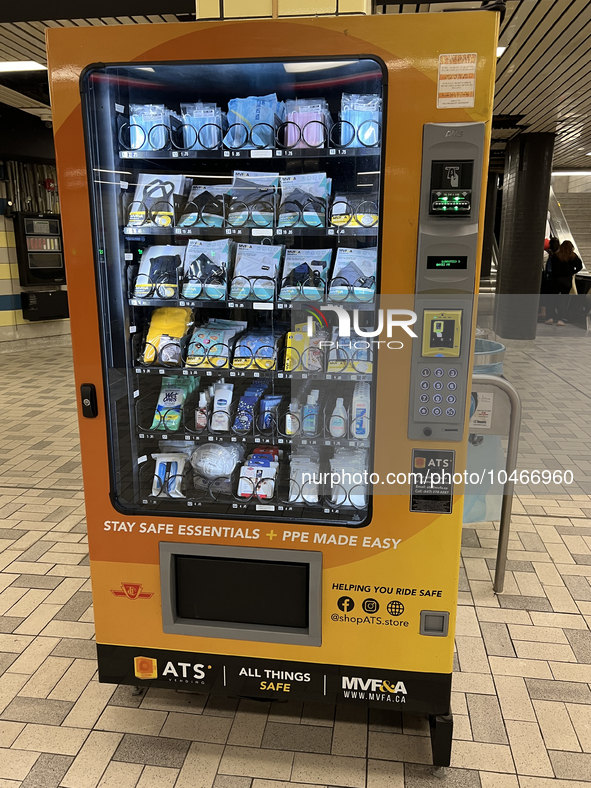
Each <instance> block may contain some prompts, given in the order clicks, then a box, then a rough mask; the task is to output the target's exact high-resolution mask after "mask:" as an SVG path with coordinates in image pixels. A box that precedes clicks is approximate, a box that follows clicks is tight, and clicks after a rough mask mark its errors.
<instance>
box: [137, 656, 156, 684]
mask: <svg viewBox="0 0 591 788" xmlns="http://www.w3.org/2000/svg"><path fill="white" fill-rule="evenodd" d="M133 667H134V670H135V675H136V678H138V679H157V678H158V662H157V660H155V659H152V657H134V660H133Z"/></svg>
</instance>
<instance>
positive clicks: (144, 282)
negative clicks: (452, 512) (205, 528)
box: [82, 57, 386, 535]
mask: <svg viewBox="0 0 591 788" xmlns="http://www.w3.org/2000/svg"><path fill="white" fill-rule="evenodd" d="M385 74H386V72H385V67H384V66H383V64H382V63H381V62H380V61H378V60H377V59H376V58H374V57H358V58H348V59H347V60H342V59H341V60H337V59H322V58H319V59H318V60H314V59H310V58H305V59H303V58H302V59H293V60H289V61H276V60H273V61H270V60H265V61H260V62H252V61H248V62H238V61H234V62H231V61H226V62H221V61H220V62H183V63H168V62H167V63H157V62H153V63H144V64H141V65H136V64H133V65H131V64H125V65H104V66H103V65H100V66H92V67H89V68H88V69H87V70H86V71H85V73H84V74H83V77H82V92H83V101H84V123H85V134H86V144H87V157H88V167H89V173H90V174H91V196H92V222H93V233H94V247H95V248H94V254H95V261H96V272H97V281H98V290H99V300H100V304H99V312H100V319H101V332H102V352H103V364H104V371H105V380H106V384H105V385H106V392H105V393H106V402H107V404H108V425H109V432H110V440H109V445H110V474H111V497H112V500H113V502H114V504H115V506H116V507H117V508H118V510H119V511H121V512H134V513H141V512H159V513H163V514H170V515H180V514H182V515H184V516H185V517H186V516H192V517H197V518H198V517H204V518H208V519H214V520H215V519H219V520H220V521H223V520H224V518H231V519H233V520H236V519H240V518H243V519H244V520H257V521H264V520H269V521H271V520H273V519H276V518H277V517H278V516H281V517H282V518H284V519H287V520H288V521H290V520H293V521H297V522H300V523H301V522H307V523H311V524H314V523H316V524H323V525H330V524H334V525H338V526H349V527H363V526H364V525H367V524H368V523H369V521H370V519H371V498H370V492H371V491H370V489H369V485H368V473H370V472H371V466H372V457H373V433H374V418H373V416H374V412H375V408H374V404H375V402H374V393H375V391H374V378H375V372H376V360H377V359H376V358H375V356H374V354H373V353H372V350H371V346H370V343H369V342H359V341H358V340H357V339H356V338H351V337H346V336H339V331H338V325H339V321H338V314H337V312H335V310H334V307H344V308H346V309H347V310H349V311H351V310H356V312H355V314H356V316H357V317H356V320H357V324H358V326H359V328H360V329H361V331H367V332H370V331H371V330H372V328H373V327H374V325H375V321H376V294H377V293H378V292H379V279H380V276H379V274H380V224H381V204H380V203H381V182H382V178H381V175H382V172H383V166H384V162H383V148H382V146H381V141H382V137H383V133H384V129H383V117H384V115H383V109H384V102H385V99H386V96H385V81H386V80H385ZM331 473H333V474H338V478H339V483H338V484H332V485H331V484H330V474H331ZM220 528H223V522H220V523H217V524H215V523H214V524H213V525H212V535H215V530H216V529H218V530H219V529H220ZM220 533H221V531H220Z"/></svg>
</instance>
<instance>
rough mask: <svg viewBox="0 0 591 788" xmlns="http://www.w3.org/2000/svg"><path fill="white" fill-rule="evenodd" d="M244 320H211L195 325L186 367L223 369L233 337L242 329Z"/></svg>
mask: <svg viewBox="0 0 591 788" xmlns="http://www.w3.org/2000/svg"><path fill="white" fill-rule="evenodd" d="M246 325H247V324H246V322H245V321H240V320H213V319H211V318H210V319H209V320H208V322H207V323H205V324H204V325H201V326H195V328H194V329H193V334H192V335H191V341H190V343H189V349H188V351H187V362H186V366H187V367H204V368H214V369H223V368H226V367H228V366H229V361H230V355H231V351H232V348H233V347H234V338H235V336H236V335H237V334H239V333H240V332H242V331H244V329H245V328H246Z"/></svg>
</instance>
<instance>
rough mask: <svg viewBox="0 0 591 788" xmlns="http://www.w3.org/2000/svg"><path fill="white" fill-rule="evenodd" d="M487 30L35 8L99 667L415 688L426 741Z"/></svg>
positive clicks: (260, 687) (444, 586)
mask: <svg viewBox="0 0 591 788" xmlns="http://www.w3.org/2000/svg"><path fill="white" fill-rule="evenodd" d="M497 32H498V20H497V15H496V14H495V13H488V12H478V13H454V14H433V15H431V14H420V15H411V14H409V15H406V14H405V15H398V16H395V17H383V16H379V17H355V18H350V17H349V18H344V17H335V18H327V17H323V18H309V19H308V18H306V19H289V20H265V21H248V22H213V23H208V22H201V23H195V24H192V23H191V24H178V25H145V26H137V27H127V26H126V27H119V28H112V27H104V28H78V29H73V28H66V29H59V30H56V29H52V30H49V31H48V51H49V70H50V83H51V94H52V107H53V118H54V129H55V140H56V151H57V164H58V178H59V186H60V197H61V203H62V206H63V226H64V246H65V256H66V265H67V275H68V291H69V300H70V312H71V324H72V342H73V348H74V365H75V375H76V384H77V390H78V393H79V398H78V405H79V416H80V433H81V447H82V462H83V472H84V487H85V497H86V507H87V513H88V533H89V545H90V560H91V576H92V584H93V599H94V610H95V621H96V640H97V647H98V658H99V674H100V680H101V681H106V682H116V683H131V684H138V685H142V686H143V685H146V686H148V685H153V686H161V687H170V688H171V689H175V688H179V687H181V686H183V687H188V686H190V687H193V688H194V689H197V690H200V691H204V692H208V691H215V692H221V693H230V694H238V695H247V696H249V697H253V696H256V697H262V698H266V699H272V700H275V701H284V700H287V699H289V698H303V699H308V700H318V701H327V702H338V703H345V704H351V703H353V704H363V705H366V706H367V705H369V706H374V707H381V708H389V709H395V710H405V711H408V712H412V713H424V714H429V715H431V717H432V719H433V721H434V722H433V731H434V735H433V741H434V758H435V762H436V763H441V764H444V763H446V762H449V747H448V745H449V740H450V737H449V733H450V730H451V728H450V718H449V716H448V715H449V712H450V708H449V700H450V687H451V672H452V662H453V634H454V627H455V615H456V604H457V582H458V567H459V550H460V536H461V523H462V495H461V491H462V488H461V485H460V484H458V483H454V477H453V471H454V470H456V471H458V470H461V469H462V468H463V467H464V464H465V454H466V439H467V408H466V402H467V393H468V381H469V380H470V375H471V365H470V353H471V348H472V337H473V326H474V319H475V318H474V310H473V308H472V301H473V294H474V292H475V288H476V284H475V283H476V282H477V281H478V270H479V254H480V244H481V234H480V227H481V223H482V215H483V210H484V201H483V199H482V195H483V192H484V189H485V178H484V177H483V168H485V167H486V162H487V157H488V143H489V137H490V122H491V113H492V98H493V84H494V67H495V49H496V42H497ZM484 171H486V170H484ZM368 338H369V339H368ZM446 471H448V472H449V478H446V477H445V475H444V474H445V472H446ZM434 473H436V474H439V476H438V478H437V479H436V480H435V482H434V478H435V477H434V476H433V474H434ZM419 476H420V478H419ZM454 484H455V486H454Z"/></svg>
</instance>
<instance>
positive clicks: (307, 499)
mask: <svg viewBox="0 0 591 788" xmlns="http://www.w3.org/2000/svg"><path fill="white" fill-rule="evenodd" d="M319 474H320V456H319V454H318V452H317V451H316V450H315V449H313V448H312V447H308V446H298V447H297V448H296V450H295V451H294V452H293V454H292V455H291V459H290V468H289V500H290V502H291V503H309V504H312V503H318V492H319V490H318V481H314V480H315V479H316V480H318V479H319Z"/></svg>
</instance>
